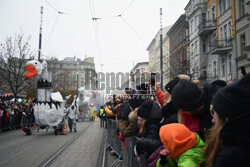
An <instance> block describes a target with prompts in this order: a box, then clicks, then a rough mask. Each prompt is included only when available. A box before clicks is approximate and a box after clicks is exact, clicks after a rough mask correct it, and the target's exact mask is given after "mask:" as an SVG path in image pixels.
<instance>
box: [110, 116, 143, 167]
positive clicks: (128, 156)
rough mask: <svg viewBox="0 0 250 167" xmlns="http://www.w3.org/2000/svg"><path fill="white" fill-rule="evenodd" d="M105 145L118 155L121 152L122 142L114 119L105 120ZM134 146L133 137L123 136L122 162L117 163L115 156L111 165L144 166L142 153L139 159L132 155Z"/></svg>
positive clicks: (124, 166) (125, 166)
mask: <svg viewBox="0 0 250 167" xmlns="http://www.w3.org/2000/svg"><path fill="white" fill-rule="evenodd" d="M107 131H108V133H107V147H106V148H108V147H110V148H111V149H112V150H113V151H114V152H115V153H116V154H117V155H118V156H119V155H120V153H121V147H122V146H123V144H122V142H121V141H120V140H119V136H118V135H119V134H118V130H117V126H116V122H115V121H114V120H108V121H107ZM134 146H135V138H134V137H129V138H125V147H124V150H123V162H122V163H119V162H118V161H119V158H117V159H116V160H115V161H114V162H113V163H112V166H114V165H116V166H121V165H120V164H123V165H122V166H123V167H146V166H147V165H146V161H147V160H146V156H145V155H144V154H143V155H141V156H140V160H139V161H138V160H137V158H136V157H135V155H134Z"/></svg>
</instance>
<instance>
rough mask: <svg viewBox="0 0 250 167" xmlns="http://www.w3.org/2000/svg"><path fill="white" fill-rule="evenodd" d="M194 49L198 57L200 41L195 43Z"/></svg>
mask: <svg viewBox="0 0 250 167" xmlns="http://www.w3.org/2000/svg"><path fill="white" fill-rule="evenodd" d="M194 47H195V49H194V50H195V55H198V40H197V41H195V44H194Z"/></svg>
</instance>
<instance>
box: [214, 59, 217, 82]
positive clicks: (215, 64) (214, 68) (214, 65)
mask: <svg viewBox="0 0 250 167" xmlns="http://www.w3.org/2000/svg"><path fill="white" fill-rule="evenodd" d="M216 64H217V63H216V61H214V62H213V72H214V77H215V78H216V75H217V73H216V69H217V67H216Z"/></svg>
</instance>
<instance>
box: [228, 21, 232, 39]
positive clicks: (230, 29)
mask: <svg viewBox="0 0 250 167" xmlns="http://www.w3.org/2000/svg"><path fill="white" fill-rule="evenodd" d="M228 33H229V38H232V23H231V21H229V22H228Z"/></svg>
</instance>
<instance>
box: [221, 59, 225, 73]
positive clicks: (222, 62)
mask: <svg viewBox="0 0 250 167" xmlns="http://www.w3.org/2000/svg"><path fill="white" fill-rule="evenodd" d="M221 73H222V77H224V76H225V59H224V58H222V59H221Z"/></svg>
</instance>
